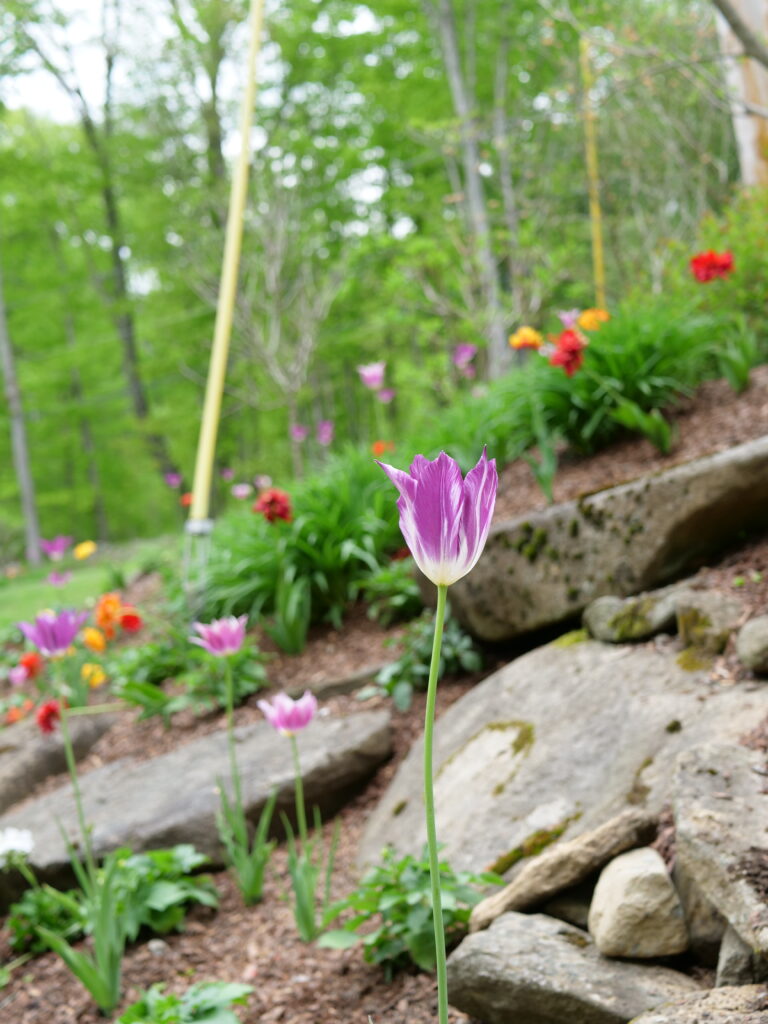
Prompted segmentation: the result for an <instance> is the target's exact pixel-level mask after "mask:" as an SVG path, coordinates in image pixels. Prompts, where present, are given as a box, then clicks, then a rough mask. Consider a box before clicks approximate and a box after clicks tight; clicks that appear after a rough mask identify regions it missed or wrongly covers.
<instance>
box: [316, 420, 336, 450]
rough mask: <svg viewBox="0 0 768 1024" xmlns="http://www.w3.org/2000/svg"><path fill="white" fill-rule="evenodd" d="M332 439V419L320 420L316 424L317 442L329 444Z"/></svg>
mask: <svg viewBox="0 0 768 1024" xmlns="http://www.w3.org/2000/svg"><path fill="white" fill-rule="evenodd" d="M331 441H333V421H332V420H320V422H319V423H318V424H317V443H318V444H324V445H329V444H330V443H331Z"/></svg>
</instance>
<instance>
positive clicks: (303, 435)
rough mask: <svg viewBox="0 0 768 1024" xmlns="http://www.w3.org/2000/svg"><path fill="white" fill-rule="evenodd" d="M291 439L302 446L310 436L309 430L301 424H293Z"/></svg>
mask: <svg viewBox="0 0 768 1024" xmlns="http://www.w3.org/2000/svg"><path fill="white" fill-rule="evenodd" d="M290 434H291V439H292V440H293V441H297V442H298V443H299V444H301V442H302V441H306V440H307V435H308V434H309V428H308V427H303V426H302V425H301V423H292V424H291V429H290Z"/></svg>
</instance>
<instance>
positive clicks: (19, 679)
mask: <svg viewBox="0 0 768 1024" xmlns="http://www.w3.org/2000/svg"><path fill="white" fill-rule="evenodd" d="M28 678H29V673H28V672H27V670H26V669H25V668H24V666H23V665H14V667H13V668H12V669H9V671H8V682H9V683H10V684H11V686H23V685H24V683H26V681H27V679H28Z"/></svg>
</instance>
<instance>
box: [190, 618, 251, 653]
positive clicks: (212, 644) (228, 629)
mask: <svg viewBox="0 0 768 1024" xmlns="http://www.w3.org/2000/svg"><path fill="white" fill-rule="evenodd" d="M247 621H248V616H247V615H240V616H239V617H238V618H235V616H234V615H230V616H229V618H227V619H214V620H213V622H211V623H209V624H208V625H207V626H206V625H205V624H204V623H202V622H196V623H195V629H196V630H197V632H198V633H199V634H200V635H199V636H191V637H190V638H189V639H190V642H191V643H193V644H197V645H198V646H199V647H204V648H205V650H206V651H208V653H209V654H215V655H216V656H217V657H226V656H227V655H228V654H237V652H238V651H239V650H240V648H241V647H242V646H243V641H244V640H245V624H246V622H247Z"/></svg>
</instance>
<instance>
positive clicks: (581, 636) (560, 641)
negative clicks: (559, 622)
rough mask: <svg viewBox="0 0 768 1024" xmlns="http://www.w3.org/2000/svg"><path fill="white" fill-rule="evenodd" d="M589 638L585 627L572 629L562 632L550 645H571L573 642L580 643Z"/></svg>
mask: <svg viewBox="0 0 768 1024" xmlns="http://www.w3.org/2000/svg"><path fill="white" fill-rule="evenodd" d="M585 640H589V633H588V632H587V631H586V629H572V630H571V631H570V633H563V635H562V636H559V637H558V638H557V640H553V641H552V645H551V646H552V647H573V646H574V645H575V644H582V643H584V641H585Z"/></svg>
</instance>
